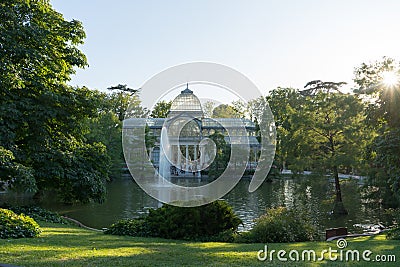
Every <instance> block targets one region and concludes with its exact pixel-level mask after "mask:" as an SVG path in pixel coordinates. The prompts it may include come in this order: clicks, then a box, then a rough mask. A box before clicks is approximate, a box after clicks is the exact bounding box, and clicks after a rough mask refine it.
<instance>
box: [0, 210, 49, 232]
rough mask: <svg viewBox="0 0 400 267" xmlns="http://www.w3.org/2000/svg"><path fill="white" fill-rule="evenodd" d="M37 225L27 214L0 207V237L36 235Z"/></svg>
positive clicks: (38, 230) (38, 229)
mask: <svg viewBox="0 0 400 267" xmlns="http://www.w3.org/2000/svg"><path fill="white" fill-rule="evenodd" d="M40 232H41V230H40V228H39V225H38V224H37V223H36V222H35V221H34V220H33V219H32V218H30V217H29V216H26V215H24V214H20V215H18V214H15V213H14V212H13V211H11V210H7V209H1V208H0V238H3V239H5V238H21V237H36V236H38V235H39V234H40Z"/></svg>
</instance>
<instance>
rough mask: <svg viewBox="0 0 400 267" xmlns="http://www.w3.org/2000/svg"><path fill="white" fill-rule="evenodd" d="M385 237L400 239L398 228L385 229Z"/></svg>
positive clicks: (399, 229)
mask: <svg viewBox="0 0 400 267" xmlns="http://www.w3.org/2000/svg"><path fill="white" fill-rule="evenodd" d="M386 239H393V240H400V228H394V229H391V230H389V231H387V233H386Z"/></svg>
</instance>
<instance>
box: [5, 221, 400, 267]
mask: <svg viewBox="0 0 400 267" xmlns="http://www.w3.org/2000/svg"><path fill="white" fill-rule="evenodd" d="M41 225H42V226H43V227H42V229H43V233H42V234H41V236H40V237H39V238H31V239H12V240H2V239H0V263H7V264H15V265H19V266H266V265H269V266H279V265H282V263H281V262H279V261H277V260H275V261H274V262H269V261H265V262H260V261H258V260H257V256H256V255H257V251H258V250H260V249H263V248H264V244H230V243H214V242H210V243H201V242H185V241H175V240H165V239H157V238H133V237H120V236H110V235H104V234H102V233H99V232H92V231H89V230H85V229H82V228H77V227H75V226H65V225H60V224H50V223H42V224H41ZM329 246H331V247H332V249H336V242H304V243H292V244H269V245H268V247H269V249H275V250H280V249H285V250H286V251H290V250H291V249H298V250H303V249H314V250H315V251H317V252H319V251H321V250H323V249H328V248H329ZM399 247H400V241H387V240H385V237H384V236H382V235H381V236H376V237H363V238H355V239H349V240H348V247H347V249H359V250H361V251H362V250H366V249H370V250H372V251H373V252H374V254H396V260H397V262H399V261H400V250H399ZM371 258H372V257H371ZM287 264H291V265H293V264H294V263H293V262H288V263H287ZM287 264H286V265H287ZM322 264H323V265H326V266H332V265H335V266H343V265H344V264H343V262H342V263H335V262H330V261H323V262H322ZM376 264H377V263H375V264H370V266H376ZM294 265H295V266H299V263H296V264H294ZM358 265H359V266H368V264H367V263H366V262H360V263H359V264H358ZM383 265H384V266H397V265H396V263H385V264H383ZM307 266H309V264H308V265H307Z"/></svg>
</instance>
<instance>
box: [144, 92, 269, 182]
mask: <svg viewBox="0 0 400 267" xmlns="http://www.w3.org/2000/svg"><path fill="white" fill-rule="evenodd" d="M146 124H147V127H148V131H149V132H148V135H149V136H150V137H151V138H152V140H153V142H152V145H151V147H150V149H149V151H148V152H149V155H150V159H151V162H152V164H153V166H154V167H155V168H156V169H157V170H158V172H159V173H160V174H162V176H164V177H171V176H172V177H174V176H177V177H201V175H202V172H201V170H207V168H208V166H209V165H210V164H211V162H212V161H213V159H214V156H215V149H216V146H215V143H213V142H209V141H210V138H209V137H210V136H212V135H213V134H214V133H217V132H218V133H221V134H222V135H223V138H224V140H225V142H226V144H227V145H230V146H233V145H235V144H239V143H240V142H242V140H245V142H246V143H248V145H249V147H250V154H249V159H248V162H247V166H246V170H254V169H255V168H256V166H257V156H258V154H259V151H260V146H261V145H260V143H259V142H258V140H257V138H256V125H255V124H254V123H253V122H252V121H250V120H248V119H244V118H206V117H205V116H204V113H203V110H202V106H201V103H200V100H199V99H198V98H197V96H196V95H195V94H194V93H193V91H191V90H190V89H189V88H188V87H187V88H186V89H185V90H183V91H182V92H181V93H180V94H179V95H178V96H177V97H176V98H175V99H174V100H173V102H172V105H171V108H170V111H169V113H168V116H167V118H148V119H146ZM228 133H229V134H228ZM165 136H168V138H163V137H165ZM163 140H168V142H165V141H163ZM210 152H211V153H210ZM166 159H167V160H166ZM203 173H204V172H203Z"/></svg>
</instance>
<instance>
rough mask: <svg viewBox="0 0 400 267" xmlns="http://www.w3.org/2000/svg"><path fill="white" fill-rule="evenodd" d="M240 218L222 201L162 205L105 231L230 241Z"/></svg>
mask: <svg viewBox="0 0 400 267" xmlns="http://www.w3.org/2000/svg"><path fill="white" fill-rule="evenodd" d="M240 223H242V221H241V220H240V219H239V217H237V215H235V214H234V212H233V210H232V208H231V207H230V206H229V205H228V204H227V203H226V202H224V201H215V202H213V203H210V204H207V205H204V206H200V207H191V208H182V207H176V206H171V205H164V206H162V207H161V208H158V209H155V210H150V212H149V215H148V216H147V217H145V218H141V219H131V220H121V221H119V222H117V223H115V224H113V225H112V226H111V227H110V228H109V229H107V230H106V231H105V233H106V234H115V235H131V236H152V237H162V238H169V239H186V240H201V241H233V239H234V233H235V232H236V231H237V228H238V226H239V224H240Z"/></svg>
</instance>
